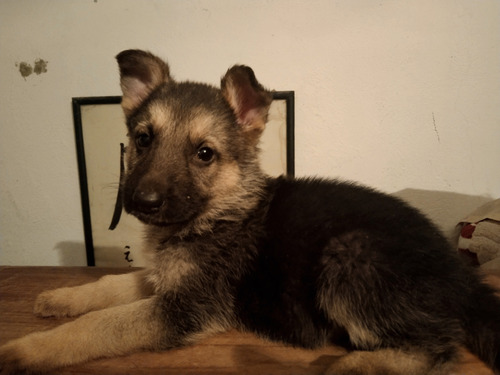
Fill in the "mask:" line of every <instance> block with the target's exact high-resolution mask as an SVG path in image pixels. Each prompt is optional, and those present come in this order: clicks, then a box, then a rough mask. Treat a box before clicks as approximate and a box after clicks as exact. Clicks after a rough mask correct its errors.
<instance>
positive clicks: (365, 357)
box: [326, 349, 451, 375]
mask: <svg viewBox="0 0 500 375" xmlns="http://www.w3.org/2000/svg"><path fill="white" fill-rule="evenodd" d="M450 368H451V364H450V365H448V364H446V365H441V366H439V367H434V366H433V365H432V363H430V361H429V358H427V356H426V355H425V354H423V353H418V352H416V353H408V352H403V351H400V350H395V349H381V350H376V351H373V352H370V351H354V352H351V353H349V354H346V355H345V356H342V357H340V358H339V359H338V360H336V361H335V362H334V363H333V364H332V365H331V366H330V368H329V369H328V370H327V372H326V374H331V375H344V374H345V375H423V374H426V375H444V374H447V373H448V371H449V370H450Z"/></svg>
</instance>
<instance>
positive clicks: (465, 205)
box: [392, 189, 493, 244]
mask: <svg viewBox="0 0 500 375" xmlns="http://www.w3.org/2000/svg"><path fill="white" fill-rule="evenodd" d="M392 195H394V196H396V197H399V198H400V199H403V200H404V201H406V202H408V203H410V204H411V205H412V206H414V207H416V208H418V209H419V210H420V211H422V212H423V213H424V214H425V215H427V217H428V218H430V219H431V220H432V221H433V222H434V223H435V224H436V225H437V226H438V227H439V228H440V229H441V231H442V232H443V233H444V235H445V236H446V238H448V240H450V241H451V242H452V243H454V244H455V243H456V241H457V239H458V234H459V232H458V230H457V227H456V225H457V224H458V223H459V222H460V221H462V219H463V218H465V217H466V216H467V215H468V214H470V213H471V212H472V211H474V210H475V209H476V208H478V207H479V206H482V205H483V204H485V203H487V202H490V201H492V200H493V198H490V197H483V196H474V195H466V194H458V193H449V192H443V191H432V190H417V189H404V190H400V191H398V192H395V193H393V194H392Z"/></svg>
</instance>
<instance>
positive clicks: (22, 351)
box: [0, 297, 168, 373]
mask: <svg viewBox="0 0 500 375" xmlns="http://www.w3.org/2000/svg"><path fill="white" fill-rule="evenodd" d="M165 334H168V332H166V331H165V327H164V325H163V324H162V322H161V319H160V312H159V311H158V309H157V308H156V301H155V298H154V297H151V298H147V299H144V300H140V301H137V302H134V303H130V304H127V305H122V306H116V307H111V308H109V309H105V310H100V311H95V312H91V313H88V314H86V315H84V316H82V317H80V318H78V319H77V320H75V321H73V322H70V323H66V324H63V325H61V326H59V327H57V328H55V329H53V330H50V331H45V332H36V333H33V334H30V335H27V336H25V337H22V338H20V339H17V340H13V341H11V342H9V343H7V344H6V345H4V346H3V347H1V348H0V363H2V365H3V366H4V367H3V369H2V370H3V371H6V372H7V373H18V372H21V371H23V370H27V371H28V372H33V371H47V370H49V369H52V368H57V367H61V366H66V365H71V364H76V363H80V362H84V361H88V360H91V359H96V358H100V357H110V356H117V355H123V354H127V353H131V352H135V351H140V350H147V349H159V347H160V342H161V339H162V337H163V336H164V335H165ZM75 338H76V339H75Z"/></svg>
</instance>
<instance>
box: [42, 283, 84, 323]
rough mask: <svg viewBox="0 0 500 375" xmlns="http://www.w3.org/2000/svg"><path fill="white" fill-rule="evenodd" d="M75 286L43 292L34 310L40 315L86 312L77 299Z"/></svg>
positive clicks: (61, 315)
mask: <svg viewBox="0 0 500 375" xmlns="http://www.w3.org/2000/svg"><path fill="white" fill-rule="evenodd" d="M72 289H73V288H61V289H55V290H49V291H46V292H43V293H41V294H40V295H39V296H38V298H37V299H36V301H35V307H34V312H35V314H36V315H38V316H42V317H49V316H54V317H56V318H61V317H64V316H76V315H80V314H82V313H84V312H85V309H84V307H83V306H80V305H79V304H78V301H77V300H75V293H74V291H73V290H72Z"/></svg>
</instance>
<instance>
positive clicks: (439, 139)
mask: <svg viewBox="0 0 500 375" xmlns="http://www.w3.org/2000/svg"><path fill="white" fill-rule="evenodd" d="M432 123H433V124H434V132H435V133H436V135H437V140H438V143H441V138H440V137H439V132H438V129H437V126H436V118H435V117H434V112H432Z"/></svg>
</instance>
